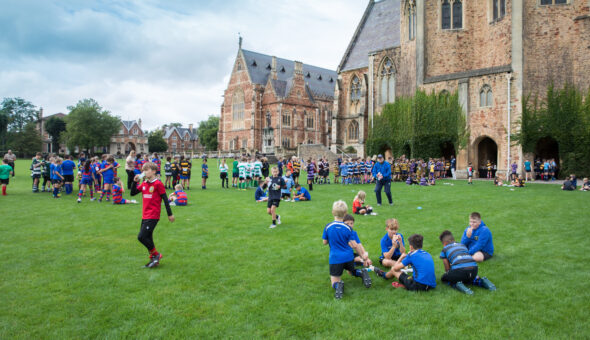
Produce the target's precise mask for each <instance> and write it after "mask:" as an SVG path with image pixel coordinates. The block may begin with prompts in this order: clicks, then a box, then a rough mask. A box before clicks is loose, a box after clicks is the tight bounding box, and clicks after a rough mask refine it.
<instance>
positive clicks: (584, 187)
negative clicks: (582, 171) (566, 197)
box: [580, 177, 590, 191]
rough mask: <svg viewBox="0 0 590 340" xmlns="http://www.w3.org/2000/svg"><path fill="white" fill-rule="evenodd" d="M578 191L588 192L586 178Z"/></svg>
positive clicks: (589, 186)
mask: <svg viewBox="0 0 590 340" xmlns="http://www.w3.org/2000/svg"><path fill="white" fill-rule="evenodd" d="M580 191H590V182H588V177H586V178H584V182H583V183H582V186H581V187H580Z"/></svg>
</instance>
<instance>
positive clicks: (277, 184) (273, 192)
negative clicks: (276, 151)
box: [266, 166, 286, 229]
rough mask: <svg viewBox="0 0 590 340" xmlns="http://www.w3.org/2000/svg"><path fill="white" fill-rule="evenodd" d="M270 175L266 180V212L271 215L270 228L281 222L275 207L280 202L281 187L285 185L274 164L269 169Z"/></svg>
mask: <svg viewBox="0 0 590 340" xmlns="http://www.w3.org/2000/svg"><path fill="white" fill-rule="evenodd" d="M271 174H272V175H271V177H269V178H268V179H267V180H266V181H267V184H268V203H267V210H266V211H267V213H268V214H269V215H270V216H272V224H271V225H270V227H269V228H270V229H274V228H276V227H277V224H281V216H280V215H278V214H277V208H278V207H279V204H280V203H281V189H284V188H285V187H286V185H285V180H284V179H283V178H282V177H279V169H278V168H277V167H276V166H275V167H273V168H272V170H271Z"/></svg>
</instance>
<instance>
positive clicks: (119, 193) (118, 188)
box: [78, 177, 137, 204]
mask: <svg viewBox="0 0 590 340" xmlns="http://www.w3.org/2000/svg"><path fill="white" fill-rule="evenodd" d="M113 182H114V183H115V184H114V185H113V204H135V203H137V201H136V200H126V199H124V198H123V193H124V192H125V190H124V189H123V183H122V182H121V179H120V178H119V177H115V178H114V179H113ZM78 200H80V199H79V198H78Z"/></svg>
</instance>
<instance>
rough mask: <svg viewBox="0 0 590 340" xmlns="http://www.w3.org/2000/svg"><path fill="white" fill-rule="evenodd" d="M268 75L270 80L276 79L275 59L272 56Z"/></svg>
mask: <svg viewBox="0 0 590 340" xmlns="http://www.w3.org/2000/svg"><path fill="white" fill-rule="evenodd" d="M270 73H271V75H272V79H277V57H275V56H272V62H271V64H270Z"/></svg>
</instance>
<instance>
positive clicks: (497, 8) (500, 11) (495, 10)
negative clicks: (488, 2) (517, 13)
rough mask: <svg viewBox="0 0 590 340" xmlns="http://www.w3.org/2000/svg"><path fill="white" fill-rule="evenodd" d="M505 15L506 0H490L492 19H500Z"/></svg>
mask: <svg viewBox="0 0 590 340" xmlns="http://www.w3.org/2000/svg"><path fill="white" fill-rule="evenodd" d="M504 15H506V0H492V21H496V20H500V19H502V18H503V17H504Z"/></svg>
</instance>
